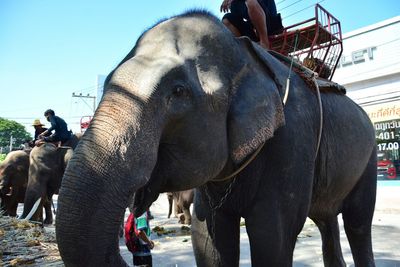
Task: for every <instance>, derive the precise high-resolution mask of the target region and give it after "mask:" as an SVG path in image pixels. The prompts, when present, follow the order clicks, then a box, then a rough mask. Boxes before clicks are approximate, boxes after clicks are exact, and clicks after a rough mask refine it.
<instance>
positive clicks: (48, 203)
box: [43, 199, 53, 224]
mask: <svg viewBox="0 0 400 267" xmlns="http://www.w3.org/2000/svg"><path fill="white" fill-rule="evenodd" d="M43 207H44V210H45V214H46V219H45V220H44V222H43V223H44V224H52V223H53V212H52V210H51V200H49V199H46V200H45V201H44V203H43Z"/></svg>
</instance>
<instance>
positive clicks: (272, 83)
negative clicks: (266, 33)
mask: <svg viewBox="0 0 400 267" xmlns="http://www.w3.org/2000/svg"><path fill="white" fill-rule="evenodd" d="M238 40H239V43H240V45H241V46H242V48H243V51H244V54H245V55H247V56H248V58H249V62H248V63H247V64H245V65H244V66H243V67H242V69H241V70H240V72H239V73H238V74H237V75H236V77H235V78H234V79H233V85H232V93H231V95H232V98H231V103H230V109H229V114H228V138H229V145H230V153H231V158H232V160H233V161H234V162H235V163H239V162H241V161H243V159H245V158H246V157H247V156H248V155H250V154H251V153H252V152H254V151H255V150H256V149H257V148H258V147H259V146H261V145H263V143H264V142H265V141H266V140H268V139H270V138H271V137H273V135H274V132H275V130H276V129H278V128H279V127H281V126H283V125H284V124H285V119H284V113H283V104H282V98H283V85H284V84H285V79H286V77H285V75H287V71H288V70H287V69H286V68H285V66H283V65H282V63H280V62H279V61H277V60H276V59H275V58H273V57H272V56H271V55H270V54H269V53H268V52H267V51H265V50H264V49H263V48H261V47H260V46H258V45H256V44H254V43H253V42H252V41H251V40H250V39H248V38H238Z"/></svg>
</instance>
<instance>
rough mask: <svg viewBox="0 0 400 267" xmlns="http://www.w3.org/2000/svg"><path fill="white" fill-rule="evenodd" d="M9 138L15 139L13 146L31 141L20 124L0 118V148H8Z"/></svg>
mask: <svg viewBox="0 0 400 267" xmlns="http://www.w3.org/2000/svg"><path fill="white" fill-rule="evenodd" d="M11 136H12V137H13V138H14V139H15V143H14V145H15V146H19V145H20V144H23V143H24V142H25V140H30V139H32V137H31V135H30V134H29V133H28V132H27V131H26V130H25V127H24V126H23V125H22V124H19V123H18V122H16V121H13V120H7V119H4V118H1V117H0V147H7V146H9V145H10V137H11Z"/></svg>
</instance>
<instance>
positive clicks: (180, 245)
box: [120, 181, 400, 267]
mask: <svg viewBox="0 0 400 267" xmlns="http://www.w3.org/2000/svg"><path fill="white" fill-rule="evenodd" d="M398 182H399V183H398V184H395V185H394V186H393V184H392V185H391V186H385V185H384V184H383V185H380V186H378V193H377V203H376V209H375V215H374V220H373V228H372V235H373V248H374V255H375V262H376V266H377V267H400V250H399V247H400V181H398ZM151 212H152V214H153V215H154V217H155V218H154V220H152V221H151V228H154V227H155V226H160V227H164V230H166V231H172V232H171V233H169V234H166V235H161V236H158V235H157V234H156V233H152V236H151V238H152V239H153V240H154V242H155V248H154V249H153V251H152V255H153V265H154V266H163V267H170V266H171V267H189V266H196V263H195V260H194V256H193V252H192V243H191V238H190V233H189V232H187V231H185V230H182V229H181V226H182V225H180V224H178V219H176V218H171V219H168V218H167V213H168V201H167V196H166V195H165V194H162V195H160V197H159V198H158V200H157V201H156V202H155V203H154V204H153V205H152V206H151ZM126 215H128V213H126ZM339 223H340V228H341V231H340V236H341V245H342V251H343V255H344V259H345V261H346V263H347V266H354V264H353V260H352V257H351V251H350V247H349V244H348V242H347V239H346V235H345V233H344V230H343V225H342V220H341V217H340V216H339ZM240 242H241V243H240V250H241V255H240V266H251V260H250V249H249V241H248V239H247V234H246V229H245V227H241V237H240ZM120 250H121V254H122V256H123V257H124V259H125V260H126V262H128V264H130V265H131V266H133V264H132V255H131V254H130V252H129V251H128V250H127V249H126V246H125V244H124V240H123V239H120ZM293 266H295V267H303V266H304V267H306V266H307V267H317V266H318V267H320V266H323V260H322V250H321V241H320V235H319V231H318V229H317V227H316V226H315V225H314V224H313V223H312V222H311V221H307V223H306V224H305V226H304V228H303V231H302V232H301V234H300V235H299V238H298V241H297V244H296V249H295V252H294V265H293Z"/></svg>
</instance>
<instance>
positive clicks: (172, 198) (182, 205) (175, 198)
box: [167, 189, 194, 225]
mask: <svg viewBox="0 0 400 267" xmlns="http://www.w3.org/2000/svg"><path fill="white" fill-rule="evenodd" d="M167 196H168V202H169V210H168V218H170V217H171V214H172V206H173V204H175V205H174V215H175V217H176V218H179V223H184V224H189V225H190V224H191V223H192V215H191V214H190V206H191V205H192V203H193V197H194V189H189V190H184V191H178V192H168V193H167ZM182 212H183V216H182V217H183V218H182V217H181V216H179V214H180V213H182Z"/></svg>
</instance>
